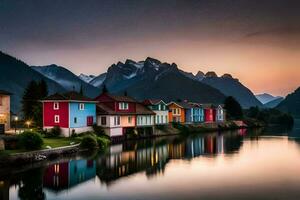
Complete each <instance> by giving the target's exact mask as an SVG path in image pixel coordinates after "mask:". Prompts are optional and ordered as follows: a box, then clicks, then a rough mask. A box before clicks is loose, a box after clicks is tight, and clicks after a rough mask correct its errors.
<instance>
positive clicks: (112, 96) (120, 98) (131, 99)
mask: <svg viewBox="0 0 300 200" xmlns="http://www.w3.org/2000/svg"><path fill="white" fill-rule="evenodd" d="M105 95H107V96H109V97H110V98H112V99H114V100H115V101H123V102H137V101H136V100H135V99H133V98H131V97H129V96H119V95H112V94H108V93H106V94H105Z"/></svg>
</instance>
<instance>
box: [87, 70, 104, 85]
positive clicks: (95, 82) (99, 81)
mask: <svg viewBox="0 0 300 200" xmlns="http://www.w3.org/2000/svg"><path fill="white" fill-rule="evenodd" d="M105 78H106V73H103V74H100V75H99V76H96V77H95V78H93V79H92V80H90V82H89V84H91V85H93V86H95V87H101V85H102V83H103V82H104V80H105Z"/></svg>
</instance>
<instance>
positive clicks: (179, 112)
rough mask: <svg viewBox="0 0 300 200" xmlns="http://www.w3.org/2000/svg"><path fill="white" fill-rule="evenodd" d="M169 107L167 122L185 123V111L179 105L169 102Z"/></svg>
mask: <svg viewBox="0 0 300 200" xmlns="http://www.w3.org/2000/svg"><path fill="white" fill-rule="evenodd" d="M168 107H169V122H180V123H184V122H185V109H184V106H182V105H181V104H180V103H176V102H170V103H168Z"/></svg>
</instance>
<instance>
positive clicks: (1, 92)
mask: <svg viewBox="0 0 300 200" xmlns="http://www.w3.org/2000/svg"><path fill="white" fill-rule="evenodd" d="M1 94H2V95H12V93H10V92H8V91H5V90H0V95H1Z"/></svg>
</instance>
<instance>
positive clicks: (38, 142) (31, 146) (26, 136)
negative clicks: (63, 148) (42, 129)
mask: <svg viewBox="0 0 300 200" xmlns="http://www.w3.org/2000/svg"><path fill="white" fill-rule="evenodd" d="M18 137H19V145H20V147H22V148H25V149H28V150H36V149H40V148H41V147H42V145H43V143H44V142H43V139H42V136H41V135H40V134H38V133H36V132H30V131H25V132H24V133H22V134H20V135H19V136H18Z"/></svg>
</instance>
